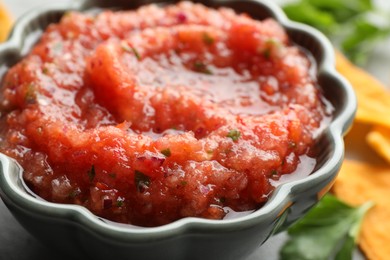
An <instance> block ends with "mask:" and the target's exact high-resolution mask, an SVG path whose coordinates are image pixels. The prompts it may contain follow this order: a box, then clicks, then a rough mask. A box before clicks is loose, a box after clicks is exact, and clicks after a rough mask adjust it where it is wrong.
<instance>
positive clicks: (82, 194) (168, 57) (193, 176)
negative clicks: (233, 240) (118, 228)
mask: <svg viewBox="0 0 390 260" xmlns="http://www.w3.org/2000/svg"><path fill="white" fill-rule="evenodd" d="M313 66H314V64H313V63H312V61H311V60H310V58H309V57H308V55H307V54H306V53H305V52H304V51H302V50H301V49H300V48H298V47H297V46H296V45H294V44H293V43H291V42H290V40H289V39H288V36H287V34H286V32H285V31H284V30H283V28H282V27H281V26H280V25H279V24H277V23H276V22H275V21H274V20H272V19H267V20H264V21H257V20H253V19H251V18H250V17H249V16H247V15H245V14H236V13H235V12H234V11H233V10H231V9H227V8H220V9H218V10H217V9H210V8H207V7H205V6H203V5H200V4H193V3H189V2H181V3H179V4H177V5H170V6H166V7H158V6H156V5H147V6H143V7H141V8H139V9H138V10H133V11H117V12H113V11H109V10H108V11H103V12H101V13H99V14H97V15H92V14H85V13H78V12H70V13H67V14H66V15H64V17H63V18H62V19H61V21H60V22H59V23H58V24H52V25H50V26H49V27H48V28H47V30H46V31H45V32H44V34H43V35H42V37H41V39H40V41H39V42H38V43H37V44H36V45H35V46H34V47H33V49H32V51H31V52H30V53H29V54H28V55H27V56H26V57H25V58H23V59H22V60H21V61H20V62H19V63H18V64H16V65H15V66H14V67H12V68H11V69H10V70H9V71H8V73H7V74H6V76H5V77H4V79H3V81H2V89H1V92H0V93H1V100H0V102H1V103H0V108H1V120H0V134H1V137H0V151H1V152H3V153H5V154H7V155H9V156H11V157H13V158H16V159H17V160H18V161H19V163H20V164H21V165H22V166H23V168H24V174H23V178H24V180H25V181H26V183H27V184H28V186H29V187H30V188H31V189H32V190H33V191H34V192H35V193H36V194H38V195H39V196H41V197H42V198H44V199H46V200H48V201H52V202H57V203H74V204H79V205H83V206H85V207H87V208H88V209H90V210H91V211H92V212H93V213H95V214H96V215H98V216H101V217H104V218H107V219H110V220H113V221H117V222H121V223H129V224H133V225H140V226H158V225H163V224H166V223H170V222H172V221H175V220H177V219H180V218H183V217H188V216H193V217H203V218H209V219H222V218H224V217H225V215H226V214H227V213H229V212H228V211H229V210H230V211H237V212H245V211H251V210H255V209H257V208H259V207H261V206H262V205H263V204H264V203H265V202H266V201H267V199H268V197H269V195H270V194H271V192H272V191H273V190H274V188H275V187H274V185H273V183H277V181H278V180H279V179H280V178H281V176H283V175H286V174H295V173H294V171H296V170H297V168H298V166H299V169H301V168H305V167H304V166H302V162H301V158H306V157H307V156H308V155H310V148H311V147H312V146H313V144H314V142H315V138H316V137H317V136H318V134H319V132H320V131H321V129H323V126H324V125H326V123H327V122H328V121H329V118H330V114H331V113H330V110H329V107H327V106H326V105H325V104H326V101H324V99H323V97H322V96H321V92H320V89H319V88H318V86H317V82H316V78H315V75H313V73H312V72H311V70H312V67H313ZM309 168H310V167H309ZM310 169H311V168H310ZM309 171H310V170H309Z"/></svg>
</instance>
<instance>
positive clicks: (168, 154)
mask: <svg viewBox="0 0 390 260" xmlns="http://www.w3.org/2000/svg"><path fill="white" fill-rule="evenodd" d="M161 153H162V154H163V155H164V156H165V157H169V156H171V155H172V153H171V149H169V148H167V149H164V150H161Z"/></svg>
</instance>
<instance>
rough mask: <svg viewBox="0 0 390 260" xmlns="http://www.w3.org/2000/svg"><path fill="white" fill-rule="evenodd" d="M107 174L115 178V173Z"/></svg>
mask: <svg viewBox="0 0 390 260" xmlns="http://www.w3.org/2000/svg"><path fill="white" fill-rule="evenodd" d="M108 176H110V177H111V178H113V179H115V178H116V173H109V174H108Z"/></svg>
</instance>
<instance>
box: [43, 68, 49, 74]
mask: <svg viewBox="0 0 390 260" xmlns="http://www.w3.org/2000/svg"><path fill="white" fill-rule="evenodd" d="M42 73H43V74H45V75H47V74H48V73H49V69H48V68H47V67H44V68H43V69H42Z"/></svg>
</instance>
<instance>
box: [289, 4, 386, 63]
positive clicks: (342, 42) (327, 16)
mask: <svg viewBox="0 0 390 260" xmlns="http://www.w3.org/2000/svg"><path fill="white" fill-rule="evenodd" d="M283 9H284V11H285V12H286V14H287V16H288V17H289V18H290V19H291V20H295V21H298V22H302V23H306V24H309V25H311V26H313V27H316V28H317V29H319V30H320V31H322V32H323V33H324V34H326V35H327V36H328V37H329V38H330V39H331V40H332V41H333V43H334V44H335V45H336V46H337V47H338V48H341V50H342V51H343V52H344V53H345V54H346V55H347V56H348V57H349V58H350V59H351V60H352V61H353V62H355V63H359V64H363V63H364V62H365V61H366V59H367V56H368V54H369V53H370V52H371V51H372V50H373V48H374V47H375V44H376V43H378V42H379V41H380V40H383V39H385V38H387V37H389V36H390V14H389V13H384V12H383V10H379V9H378V8H375V6H374V4H373V1H372V0H300V1H297V2H293V3H288V4H286V5H284V6H283ZM373 17H375V19H373ZM374 20H375V21H374Z"/></svg>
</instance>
